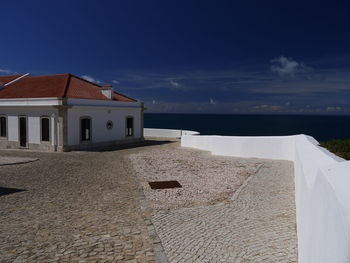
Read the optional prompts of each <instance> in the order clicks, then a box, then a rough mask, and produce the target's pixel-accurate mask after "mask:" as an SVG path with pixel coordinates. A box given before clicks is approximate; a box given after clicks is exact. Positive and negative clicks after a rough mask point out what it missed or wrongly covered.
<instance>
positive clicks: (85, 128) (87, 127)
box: [80, 118, 91, 141]
mask: <svg viewBox="0 0 350 263" xmlns="http://www.w3.org/2000/svg"><path fill="white" fill-rule="evenodd" d="M80 127H81V140H82V141H90V140H91V119H90V118H82V119H81V120H80Z"/></svg>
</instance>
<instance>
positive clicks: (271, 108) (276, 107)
mask: <svg viewBox="0 0 350 263" xmlns="http://www.w3.org/2000/svg"><path fill="white" fill-rule="evenodd" d="M253 109H254V110H258V111H260V110H261V111H280V110H282V109H283V107H282V106H279V105H268V104H262V105H256V106H254V107H253Z"/></svg>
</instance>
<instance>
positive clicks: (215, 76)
mask: <svg viewBox="0 0 350 263" xmlns="http://www.w3.org/2000/svg"><path fill="white" fill-rule="evenodd" d="M0 10H1V16H0V23H1V44H0V47H1V49H0V74H2V75H8V74H14V73H27V72H30V73H31V74H33V75H42V74H61V73H68V72H69V73H73V74H76V75H78V76H83V77H85V78H87V79H90V80H93V81H95V82H97V83H101V84H106V83H111V84H113V86H114V88H115V89H116V90H118V91H120V92H123V93H125V94H127V95H129V96H133V97H136V98H138V99H140V100H143V101H145V103H146V106H147V108H148V111H149V112H192V113H304V114H310V113H321V114H349V113H350V100H349V98H350V97H349V95H350V15H349V14H350V2H349V1H324V2H323V1H306V0H304V1H295V0H294V1H287V0H285V1H282V0H279V1H267V0H264V1H261V0H259V1H258V0H257V1H249V0H245V1H220V0H215V1H203V0H197V1H191V0H185V1H181V0H172V1H170V0H159V1H153V0H147V1H145V0H142V1H141V0H140V1H133V0H125V1H121V0H120V1H102V0H101V1H87V0H85V1H73V0H71V1H35V0H33V1H32V0H31V1H16V0H11V1H10V0H9V1H5V0H2V1H1V2H0Z"/></svg>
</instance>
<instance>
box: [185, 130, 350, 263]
mask: <svg viewBox="0 0 350 263" xmlns="http://www.w3.org/2000/svg"><path fill="white" fill-rule="evenodd" d="M181 145H182V146H185V147H193V148H197V149H202V150H208V151H211V152H212V153H213V154H217V155H228V156H237V157H256V158H268V159H277V160H283V159H285V160H291V161H294V169H295V187H296V191H295V194H296V209H297V229H298V256H299V263H349V262H350V163H349V162H348V161H345V160H344V159H341V158H339V157H336V156H335V155H334V154H332V153H330V152H328V151H327V150H325V149H323V148H321V147H319V146H318V142H317V141H316V140H315V139H314V138H312V137H310V136H306V135H295V136H281V137H226V136H182V138H181Z"/></svg>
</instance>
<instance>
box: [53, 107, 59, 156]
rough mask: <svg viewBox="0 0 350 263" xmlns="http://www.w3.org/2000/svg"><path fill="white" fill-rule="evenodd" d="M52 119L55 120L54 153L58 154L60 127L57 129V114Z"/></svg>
mask: <svg viewBox="0 0 350 263" xmlns="http://www.w3.org/2000/svg"><path fill="white" fill-rule="evenodd" d="M52 118H53V130H52V132H53V141H52V145H53V146H54V151H55V152H57V142H58V127H57V122H58V120H57V114H56V113H52Z"/></svg>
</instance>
